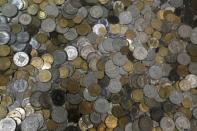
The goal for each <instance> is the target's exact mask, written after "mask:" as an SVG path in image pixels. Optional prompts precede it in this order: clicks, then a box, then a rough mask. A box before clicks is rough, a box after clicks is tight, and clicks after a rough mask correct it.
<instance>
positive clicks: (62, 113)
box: [51, 107, 68, 123]
mask: <svg viewBox="0 0 197 131" xmlns="http://www.w3.org/2000/svg"><path fill="white" fill-rule="evenodd" d="M51 118H52V120H54V121H55V122H57V123H63V122H65V121H67V119H68V113H67V111H66V109H65V108H63V107H53V109H52V112H51Z"/></svg>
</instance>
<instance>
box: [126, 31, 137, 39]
mask: <svg viewBox="0 0 197 131" xmlns="http://www.w3.org/2000/svg"><path fill="white" fill-rule="evenodd" d="M125 36H126V38H127V39H130V40H133V39H134V38H135V37H136V33H135V32H134V31H133V30H127V32H126V33H125Z"/></svg>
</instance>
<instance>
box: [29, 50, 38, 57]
mask: <svg viewBox="0 0 197 131" xmlns="http://www.w3.org/2000/svg"><path fill="white" fill-rule="evenodd" d="M30 55H31V56H32V57H36V56H38V51H37V50H36V49H32V50H31V53H30Z"/></svg>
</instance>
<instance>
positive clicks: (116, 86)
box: [107, 79, 122, 93]
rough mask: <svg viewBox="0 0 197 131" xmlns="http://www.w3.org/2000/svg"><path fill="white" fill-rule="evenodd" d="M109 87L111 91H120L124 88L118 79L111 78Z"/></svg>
mask: <svg viewBox="0 0 197 131" xmlns="http://www.w3.org/2000/svg"><path fill="white" fill-rule="evenodd" d="M107 88H108V90H109V91H110V92H111V93H118V92H120V90H121V89H122V85H121V82H120V81H119V80H118V79H111V80H110V82H109V85H108V87H107Z"/></svg>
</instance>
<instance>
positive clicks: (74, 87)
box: [65, 79, 81, 93]
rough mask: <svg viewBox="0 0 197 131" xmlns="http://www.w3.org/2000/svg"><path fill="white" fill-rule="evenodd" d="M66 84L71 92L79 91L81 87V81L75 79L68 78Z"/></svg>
mask: <svg viewBox="0 0 197 131" xmlns="http://www.w3.org/2000/svg"><path fill="white" fill-rule="evenodd" d="M65 86H66V89H67V90H68V91H69V92H70V93H78V92H79V91H80V89H81V88H80V84H79V81H77V80H73V79H69V80H67V84H66V85H65Z"/></svg>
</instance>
